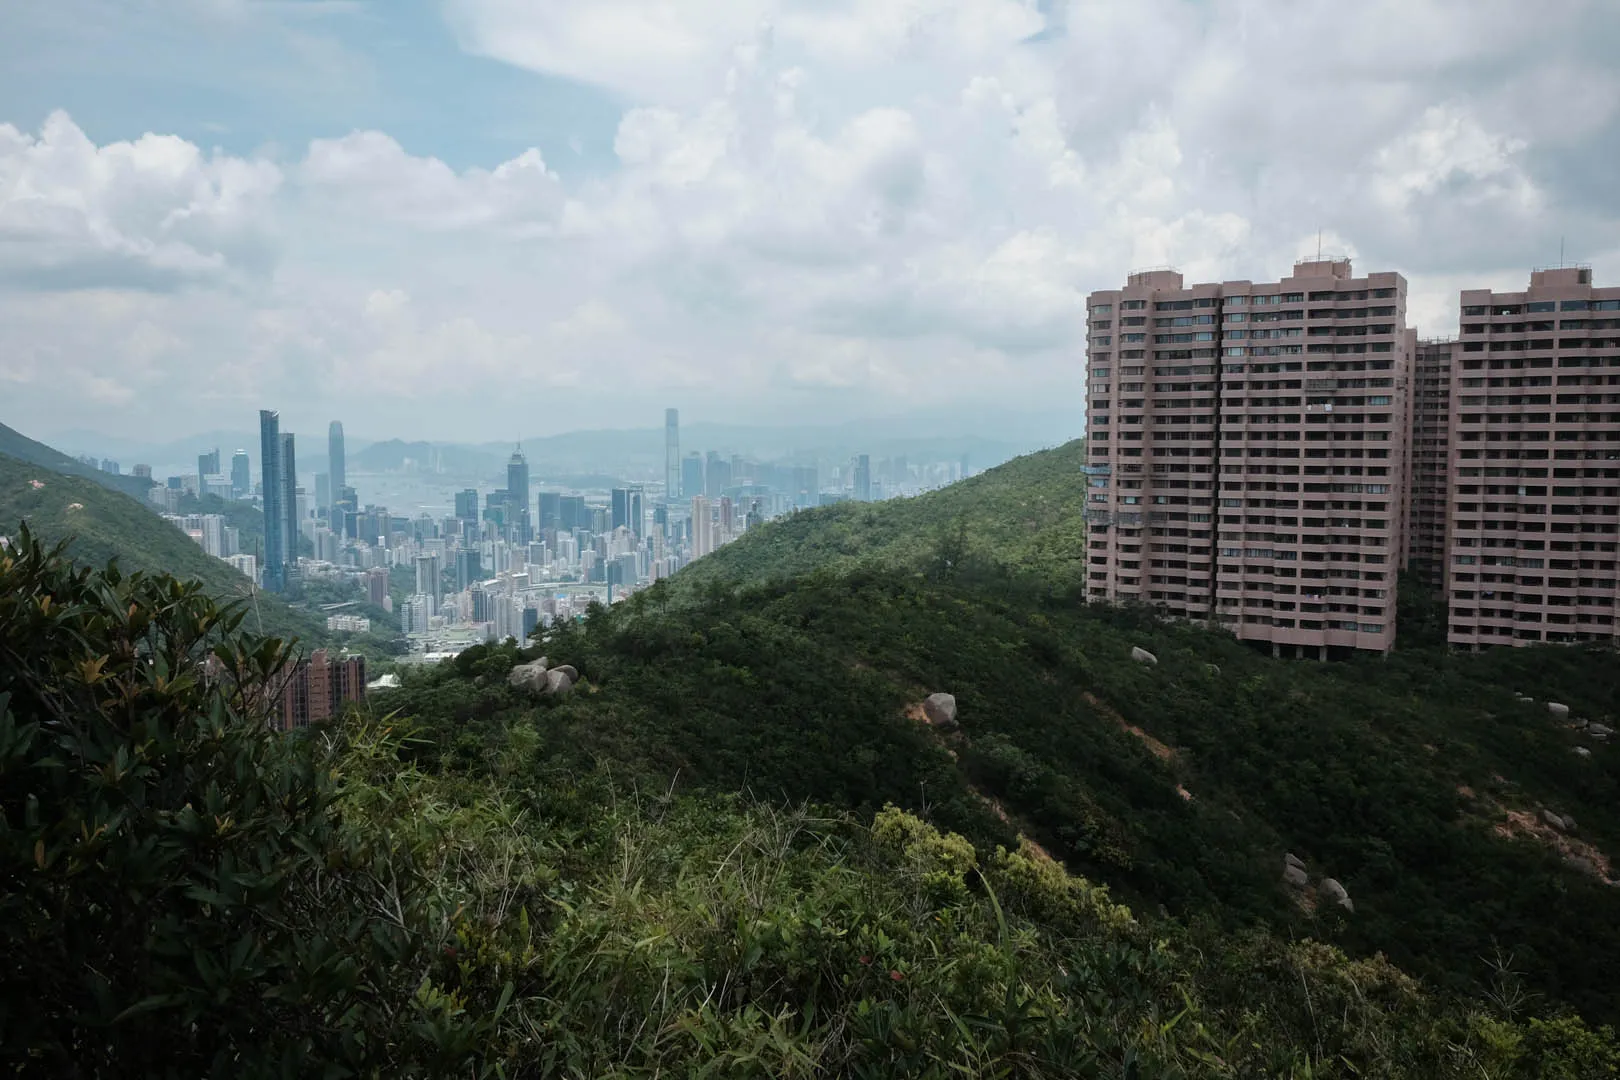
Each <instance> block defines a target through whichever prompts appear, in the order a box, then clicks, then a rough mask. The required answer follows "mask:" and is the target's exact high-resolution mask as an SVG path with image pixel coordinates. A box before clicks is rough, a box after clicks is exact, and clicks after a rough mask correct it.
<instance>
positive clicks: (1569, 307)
mask: <svg viewBox="0 0 1620 1080" xmlns="http://www.w3.org/2000/svg"><path fill="white" fill-rule="evenodd" d="M1590 306H1591V305H1590V304H1589V303H1588V302H1587V301H1585V300H1565V301H1564V302H1563V303H1561V304H1559V305H1558V310H1559V311H1585V310H1587V309H1588V308H1589V307H1590Z"/></svg>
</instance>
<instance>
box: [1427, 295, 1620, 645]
mask: <svg viewBox="0 0 1620 1080" xmlns="http://www.w3.org/2000/svg"><path fill="white" fill-rule="evenodd" d="M1461 304H1462V319H1461V335H1460V343H1459V344H1458V346H1457V352H1456V357H1455V369H1454V381H1453V387H1452V406H1451V414H1452V415H1451V422H1450V426H1449V431H1450V437H1451V445H1450V477H1451V489H1450V492H1449V503H1448V521H1447V533H1448V536H1447V540H1446V547H1447V551H1448V554H1449V560H1448V562H1447V566H1446V572H1447V591H1448V594H1449V595H1448V605H1449V616H1450V617H1449V633H1448V639H1449V640H1450V642H1451V643H1452V644H1453V645H1455V646H1459V647H1463V648H1481V647H1484V646H1487V645H1531V644H1536V643H1540V642H1575V641H1607V640H1613V639H1614V638H1615V637H1616V635H1617V632H1620V626H1617V623H1616V610H1617V602H1620V584H1617V582H1620V573H1617V566H1616V559H1617V552H1616V543H1617V541H1620V288H1603V289H1600V288H1597V287H1596V286H1594V285H1593V282H1592V271H1591V270H1590V268H1587V267H1561V268H1558V269H1546V270H1537V271H1534V272H1533V273H1532V274H1531V276H1530V284H1529V287H1528V288H1527V289H1526V290H1525V291H1523V292H1500V293H1499V292H1492V291H1490V290H1488V289H1467V290H1464V291H1463V293H1462V296H1461Z"/></svg>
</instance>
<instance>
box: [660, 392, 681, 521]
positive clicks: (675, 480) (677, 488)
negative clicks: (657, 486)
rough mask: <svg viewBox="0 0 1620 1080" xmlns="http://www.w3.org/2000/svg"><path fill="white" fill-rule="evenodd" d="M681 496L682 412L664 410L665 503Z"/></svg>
mask: <svg viewBox="0 0 1620 1080" xmlns="http://www.w3.org/2000/svg"><path fill="white" fill-rule="evenodd" d="M680 494H681V411H680V410H679V409H665V410H664V501H665V502H671V501H673V500H675V499H677V498H679V497H680Z"/></svg>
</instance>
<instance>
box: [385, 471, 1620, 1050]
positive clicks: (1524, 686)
mask: <svg viewBox="0 0 1620 1080" xmlns="http://www.w3.org/2000/svg"><path fill="white" fill-rule="evenodd" d="M1078 460H1079V455H1078V452H1077V444H1070V445H1069V446H1066V447H1063V448H1061V449H1059V450H1055V451H1050V452H1046V453H1042V454H1034V455H1030V456H1028V457H1025V458H1021V459H1018V460H1017V461H1015V462H1011V463H1009V464H1007V465H1005V466H1002V467H1001V468H999V469H996V470H992V471H991V472H988V473H986V474H984V475H983V476H981V477H975V478H974V479H973V480H970V481H967V482H965V483H963V484H960V485H956V486H955V487H953V488H950V489H946V490H944V491H941V492H937V493H933V494H930V495H926V496H922V497H919V498H916V499H910V500H897V501H892V502H885V503H880V504H873V505H863V506H847V505H846V506H837V507H832V508H828V509H827V510H818V511H812V512H807V513H800V514H797V515H794V516H792V517H791V518H789V519H786V520H784V521H780V522H777V523H773V524H771V525H768V526H766V527H764V528H762V529H760V530H757V531H755V532H750V533H749V534H747V535H745V536H744V537H743V538H742V539H740V540H739V541H737V542H736V543H734V544H731V545H729V546H728V547H726V548H724V549H722V550H721V551H720V552H718V553H716V554H715V555H714V556H710V557H708V558H705V559H703V560H700V561H699V562H697V563H695V564H694V565H693V566H691V567H689V568H687V569H686V570H683V571H682V572H681V573H680V574H678V575H676V576H675V577H674V578H673V579H671V580H669V581H668V582H665V583H660V584H659V585H657V586H655V587H653V588H651V589H649V590H646V591H644V592H642V593H639V594H637V595H635V596H633V597H631V598H630V599H629V600H627V601H626V602H624V603H622V604H619V605H616V606H615V607H614V608H613V610H612V611H610V612H603V613H601V614H599V615H597V616H595V617H593V618H591V619H589V620H587V621H586V622H585V623H584V624H583V625H579V626H567V627H562V628H559V629H557V630H555V631H553V632H552V633H551V634H550V636H549V637H548V638H547V639H546V640H545V641H544V646H543V647H544V650H545V652H546V653H547V654H548V656H549V657H550V658H551V659H552V660H553V661H554V662H558V663H563V662H566V663H568V664H570V665H572V666H574V667H576V668H577V669H578V670H579V671H581V672H582V673H584V674H585V676H586V678H587V680H588V682H589V685H590V691H591V692H590V693H589V694H586V695H577V696H575V697H574V698H572V699H570V700H569V701H567V702H566V703H563V704H561V705H558V706H555V707H553V708H551V709H549V710H547V711H546V712H545V714H544V720H543V724H542V730H543V731H544V732H545V733H546V738H545V740H544V743H543V745H544V746H545V748H546V753H547V754H548V755H553V756H555V757H556V758H558V759H559V760H562V761H566V762H568V763H570V766H571V767H575V768H580V767H585V766H587V765H589V764H592V763H603V762H613V763H616V767H617V768H620V769H624V770H626V771H627V772H628V773H629V774H630V775H634V776H637V777H640V778H642V780H643V782H644V783H646V784H647V785H648V786H650V787H658V786H660V785H667V784H668V783H670V782H672V781H674V782H677V783H679V784H682V785H688V786H692V787H696V788H702V789H708V790H717V791H722V792H724V791H735V790H739V789H743V788H746V789H747V790H749V791H751V792H753V793H754V794H755V795H756V796H758V797H760V798H764V799H767V800H789V801H792V800H800V799H808V800H811V801H813V802H817V803H820V804H824V805H829V806H832V807H839V808H844V809H848V810H852V811H854V812H858V813H870V812H873V811H875V810H876V809H877V808H879V807H881V806H882V805H883V804H884V803H886V802H893V803H895V804H896V805H899V806H902V807H906V808H908V809H911V810H914V811H916V812H919V813H925V814H926V815H927V816H928V817H929V818H930V820H933V821H936V822H938V823H940V824H941V825H944V826H947V827H949V828H952V829H956V830H958V831H961V832H963V833H964V834H966V835H968V836H969V837H971V838H973V839H975V840H976V841H979V842H981V843H1010V842H1012V840H1013V837H1014V835H1015V833H1016V832H1019V831H1022V832H1023V833H1025V834H1026V835H1028V836H1029V837H1030V838H1031V839H1033V840H1035V841H1036V842H1038V843H1040V844H1041V845H1043V846H1044V847H1045V848H1046V850H1048V851H1050V852H1051V853H1052V854H1053V855H1055V856H1057V857H1058V858H1060V859H1062V860H1063V861H1064V862H1065V863H1067V864H1068V865H1069V866H1070V867H1071V868H1072V869H1075V870H1077V871H1081V872H1084V873H1086V874H1087V875H1089V876H1092V877H1093V878H1094V879H1096V880H1098V881H1101V882H1105V883H1107V884H1110V885H1112V886H1113V887H1114V888H1116V889H1117V890H1118V891H1119V892H1120V894H1121V895H1122V896H1124V897H1126V898H1128V899H1129V900H1131V901H1132V902H1134V903H1136V904H1138V905H1141V906H1143V907H1144V909H1145V910H1147V911H1156V910H1158V908H1159V906H1160V905H1163V906H1164V908H1165V909H1166V910H1167V911H1168V912H1169V913H1170V914H1171V915H1172V916H1174V917H1175V918H1177V919H1178V920H1183V921H1187V922H1195V921H1211V922H1213V923H1215V924H1217V925H1220V926H1223V927H1226V928H1229V929H1231V928H1238V927H1244V926H1255V925H1267V926H1271V927H1273V928H1275V929H1276V931H1277V932H1278V933H1282V934H1286V935H1296V936H1311V937H1315V938H1320V939H1324V940H1328V941H1332V942H1335V943H1337V944H1340V945H1342V946H1344V947H1346V948H1348V949H1350V950H1352V951H1353V952H1355V953H1357V954H1363V955H1371V954H1373V953H1375V952H1382V953H1384V954H1385V955H1387V956H1389V957H1391V958H1392V959H1393V960H1394V961H1395V962H1396V963H1398V964H1400V965H1401V966H1403V967H1405V968H1406V969H1407V970H1409V971H1411V972H1413V973H1415V974H1418V975H1421V976H1423V977H1425V978H1426V979H1428V980H1430V981H1431V983H1432V984H1433V985H1435V986H1438V987H1442V988H1445V989H1446V990H1448V991H1455V992H1459V993H1470V992H1478V991H1479V989H1480V988H1481V987H1482V986H1484V985H1486V983H1487V982H1488V981H1489V980H1490V979H1491V978H1493V977H1496V976H1495V975H1493V971H1494V969H1493V967H1492V965H1493V964H1494V963H1495V960H1494V959H1492V958H1498V957H1500V958H1504V962H1505V963H1507V965H1508V967H1510V968H1511V969H1512V970H1513V971H1514V972H1515V973H1516V975H1515V977H1518V978H1522V979H1523V980H1524V981H1525V983H1526V985H1527V986H1529V987H1530V988H1531V989H1532V990H1533V992H1535V993H1537V994H1540V995H1543V996H1544V997H1545V998H1546V999H1547V1000H1551V1001H1559V1002H1568V1003H1571V1004H1573V1005H1575V1006H1577V1007H1578V1008H1580V1009H1581V1010H1583V1011H1584V1012H1585V1013H1586V1014H1587V1015H1588V1016H1590V1017H1594V1018H1600V1019H1604V1020H1610V1019H1614V1018H1616V1017H1617V1016H1620V989H1617V987H1616V985H1615V984H1614V982H1613V980H1611V979H1610V978H1609V977H1608V975H1607V974H1606V973H1607V972H1608V971H1609V970H1612V967H1613V965H1615V964H1617V963H1620V889H1617V888H1615V887H1614V885H1613V882H1614V881H1615V880H1616V875H1615V874H1614V873H1612V872H1611V869H1610V866H1609V863H1608V857H1609V855H1608V853H1610V852H1615V851H1620V814H1617V805H1620V804H1617V801H1616V796H1617V795H1620V767H1617V761H1616V752H1615V750H1614V748H1613V747H1612V746H1611V745H1610V744H1609V743H1608V742H1607V740H1606V738H1605V737H1604V736H1602V735H1601V731H1602V728H1603V727H1604V726H1607V725H1610V724H1613V723H1614V714H1615V711H1616V700H1617V698H1616V695H1617V692H1620V665H1617V664H1616V663H1615V657H1614V655H1613V653H1612V652H1610V651H1608V650H1605V649H1598V648H1562V647H1560V648H1538V649H1525V650H1511V649H1510V650H1501V651H1497V652H1493V653H1488V654H1483V655H1461V654H1457V655H1453V654H1451V653H1449V652H1448V651H1446V649H1445V648H1444V647H1443V646H1440V647H1422V646H1416V647H1414V646H1409V647H1407V648H1405V649H1403V650H1401V651H1399V652H1397V653H1395V654H1393V655H1392V656H1390V657H1388V658H1383V657H1371V656H1369V657H1364V658H1359V659H1356V660H1353V661H1349V662H1346V663H1335V664H1320V663H1300V662H1283V661H1277V660H1274V659H1272V658H1271V657H1269V656H1264V655H1261V654H1259V653H1258V652H1257V651H1255V650H1253V649H1251V648H1249V647H1247V646H1244V645H1242V644H1240V643H1238V642H1237V641H1235V640H1234V639H1232V638H1231V637H1230V636H1228V635H1225V634H1222V633H1220V632H1217V631H1211V630H1204V629H1201V628H1198V627H1194V626H1190V625H1185V624H1173V623H1168V622H1164V621H1161V620H1160V619H1158V618H1156V617H1155V616H1154V615H1153V614H1152V613H1150V612H1148V611H1145V610H1122V609H1113V608H1108V607H1100V606H1094V605H1088V604H1086V603H1085V601H1084V594H1083V587H1082V583H1081V581H1080V580H1079V576H1078V574H1077V572H1076V571H1075V570H1074V569H1073V566H1072V564H1073V563H1074V562H1075V561H1076V559H1077V557H1078V556H1077V553H1078V552H1080V551H1082V550H1083V541H1082V540H1081V539H1080V538H1079V537H1078V536H1077V535H1076V533H1075V532H1074V531H1070V530H1076V529H1077V526H1076V525H1075V523H1074V517H1075V516H1077V512H1078V509H1079V506H1080V504H1081V500H1082V498H1083V492H1084V485H1083V478H1082V477H1081V476H1080V475H1079V473H1078V470H1077V468H1076V467H1075V466H1076V465H1077V462H1078ZM958 512H959V515H960V516H958ZM964 533H965V535H966V540H965V542H964V539H963V536H964ZM795 572H797V573H798V574H799V575H800V576H793V574H794V573H795ZM1133 647H1141V648H1143V649H1146V650H1148V651H1149V652H1151V653H1153V654H1155V655H1156V658H1157V663H1153V664H1144V663H1137V662H1134V661H1133V660H1132V659H1131V656H1132V649H1133ZM475 662H476V661H475V660H473V659H469V660H468V663H475ZM934 691H945V692H949V693H951V694H953V695H955V697H956V700H957V701H958V703H959V704H960V706H961V721H960V731H959V732H956V733H953V734H950V735H943V734H941V733H940V732H937V731H934V730H931V729H927V728H924V727H922V726H920V725H919V724H917V723H916V722H915V721H914V720H908V719H907V718H906V712H907V710H908V709H911V708H913V707H914V706H915V704H916V703H917V702H919V701H921V699H922V698H923V697H924V696H926V695H927V694H928V693H931V692H934ZM1520 695H1523V696H1524V697H1526V698H1528V699H1529V700H1521V699H1520ZM389 701H390V707H397V708H399V709H401V710H402V711H403V712H404V713H405V714H407V715H413V716H416V717H418V718H419V719H421V720H423V721H424V722H427V723H429V724H430V727H431V729H432V730H434V731H436V732H438V733H440V734H441V735H442V736H443V737H445V738H446V739H449V740H451V742H452V744H453V745H459V746H462V750H461V751H459V752H463V753H468V754H470V753H472V751H471V750H470V749H469V747H470V746H472V745H475V744H476V745H481V742H480V740H482V739H485V738H494V739H497V740H499V739H500V738H502V737H503V736H502V734H501V733H503V732H505V731H508V730H510V729H511V727H512V726H513V725H515V724H521V723H524V722H530V721H532V718H533V717H534V716H535V715H536V708H537V707H536V706H535V705H534V704H533V703H531V702H529V701H527V700H526V699H525V698H524V697H523V696H522V695H520V694H517V693H508V692H507V691H506V690H505V689H504V688H502V687H500V686H499V685H498V680H494V679H493V676H491V679H490V681H489V682H487V683H486V684H485V685H477V684H475V682H474V681H473V680H472V679H470V678H468V677H467V676H466V675H465V674H464V673H462V670H461V668H460V667H459V666H452V667H446V668H443V669H441V670H439V671H437V672H427V673H422V674H420V675H417V676H415V677H414V679H412V680H408V681H407V686H406V688H405V690H404V692H402V693H401V694H400V695H399V696H397V697H391V698H390V699H389ZM1549 701H1555V702H1558V703H1561V704H1565V705H1567V706H1568V707H1569V708H1570V709H1571V710H1572V716H1573V717H1574V718H1576V719H1582V720H1588V721H1593V722H1596V723H1598V724H1599V725H1600V726H1599V728H1598V729H1596V730H1597V732H1598V734H1589V733H1588V732H1587V731H1585V730H1580V729H1577V728H1576V727H1574V726H1573V725H1572V724H1571V723H1570V722H1567V721H1563V720H1560V719H1559V718H1558V717H1555V716H1554V715H1552V714H1551V713H1550V712H1549V711H1548V707H1547V703H1548V702H1549ZM533 722H538V721H533ZM1578 749H1579V750H1582V751H1585V753H1586V754H1587V755H1589V756H1583V755H1582V753H1579V752H1577V751H1578ZM1543 811H1550V812H1551V813H1552V814H1553V815H1555V816H1556V818H1557V820H1558V821H1559V822H1563V820H1564V815H1568V816H1569V818H1570V819H1571V822H1572V823H1573V824H1572V826H1571V827H1570V828H1568V829H1564V828H1562V827H1554V826H1551V825H1547V824H1545V822H1546V821H1548V820H1551V819H1549V818H1547V817H1546V816H1545V815H1544V814H1543ZM1527 821H1529V822H1536V823H1540V824H1536V825H1535V827H1533V828H1532V827H1526V825H1525V823H1526V822H1527ZM1287 853H1292V854H1295V855H1296V856H1297V857H1298V858H1300V859H1301V860H1302V861H1303V862H1304V863H1305V865H1306V871H1307V879H1308V880H1307V884H1306V886H1305V887H1304V888H1303V889H1296V888H1292V887H1290V886H1287V885H1285V884H1284V882H1283V880H1282V876H1283V856H1284V855H1285V854H1287ZM1327 878H1331V879H1333V880H1334V881H1337V882H1339V883H1342V885H1343V886H1344V887H1345V888H1346V889H1347V891H1348V895H1349V896H1350V898H1351V903H1352V905H1353V907H1354V911H1353V912H1351V911H1348V910H1344V909H1343V908H1341V907H1339V906H1338V905H1336V904H1333V903H1323V902H1322V893H1321V888H1322V884H1321V883H1322V881H1323V879H1327ZM1498 950H1500V951H1498ZM1509 957H1510V958H1511V959H1510V960H1508V959H1505V958H1509Z"/></svg>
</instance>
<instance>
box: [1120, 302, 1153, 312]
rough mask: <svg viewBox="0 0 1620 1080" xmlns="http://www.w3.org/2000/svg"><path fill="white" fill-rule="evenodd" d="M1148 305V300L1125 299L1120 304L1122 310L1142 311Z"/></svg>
mask: <svg viewBox="0 0 1620 1080" xmlns="http://www.w3.org/2000/svg"><path fill="white" fill-rule="evenodd" d="M1145 307H1147V301H1146V300H1124V301H1121V303H1120V305H1119V310H1121V311H1141V310H1142V309H1143V308H1145Z"/></svg>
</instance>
